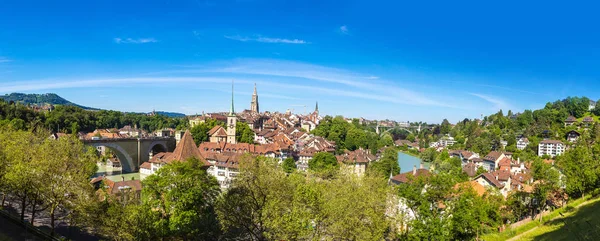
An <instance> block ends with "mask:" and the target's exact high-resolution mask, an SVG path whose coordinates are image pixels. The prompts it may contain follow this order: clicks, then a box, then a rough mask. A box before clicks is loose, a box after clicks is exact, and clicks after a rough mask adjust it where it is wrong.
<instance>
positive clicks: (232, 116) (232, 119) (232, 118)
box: [226, 81, 237, 144]
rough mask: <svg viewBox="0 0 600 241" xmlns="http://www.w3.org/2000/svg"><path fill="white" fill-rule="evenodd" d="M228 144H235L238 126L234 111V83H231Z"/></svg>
mask: <svg viewBox="0 0 600 241" xmlns="http://www.w3.org/2000/svg"><path fill="white" fill-rule="evenodd" d="M226 125H227V143H230V144H235V143H237V142H236V140H235V126H236V125H237V116H236V115H235V110H234V109H233V81H232V82H231V108H230V109H229V115H227V123H226Z"/></svg>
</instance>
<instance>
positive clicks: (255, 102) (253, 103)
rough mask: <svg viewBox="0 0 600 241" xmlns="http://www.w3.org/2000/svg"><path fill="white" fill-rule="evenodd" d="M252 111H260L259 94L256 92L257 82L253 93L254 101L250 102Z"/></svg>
mask: <svg viewBox="0 0 600 241" xmlns="http://www.w3.org/2000/svg"><path fill="white" fill-rule="evenodd" d="M250 111H252V112H254V113H259V112H260V110H259V109H258V94H257V93H256V83H254V93H253V94H252V101H251V102H250Z"/></svg>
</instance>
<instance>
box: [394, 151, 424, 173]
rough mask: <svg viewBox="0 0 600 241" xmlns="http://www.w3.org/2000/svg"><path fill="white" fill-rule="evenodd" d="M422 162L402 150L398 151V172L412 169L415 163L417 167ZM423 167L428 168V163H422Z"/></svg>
mask: <svg viewBox="0 0 600 241" xmlns="http://www.w3.org/2000/svg"><path fill="white" fill-rule="evenodd" d="M421 163H423V162H422V161H421V159H419V158H418V157H414V156H411V155H408V154H406V153H403V152H398V165H400V173H403V172H408V171H412V169H413V167H414V166H415V165H416V166H417V168H419V166H420V165H421ZM423 167H424V168H426V169H429V163H423Z"/></svg>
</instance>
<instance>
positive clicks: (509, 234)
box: [481, 198, 600, 241]
mask: <svg viewBox="0 0 600 241" xmlns="http://www.w3.org/2000/svg"><path fill="white" fill-rule="evenodd" d="M599 200H600V199H597V200H594V201H593V202H597V201H599ZM584 201H586V199H584V198H580V199H577V200H573V201H571V202H569V204H568V205H567V206H566V207H563V208H559V209H556V210H554V211H552V212H551V213H549V214H546V215H544V216H542V222H541V223H540V222H539V221H538V220H539V219H536V220H533V221H531V222H529V223H526V224H523V225H521V226H519V227H517V228H515V229H507V230H505V231H504V232H501V233H491V234H487V235H484V236H482V237H481V238H482V240H485V241H501V240H508V239H511V238H513V237H515V236H517V235H520V234H523V233H525V232H527V231H529V230H532V229H534V228H536V227H539V226H543V225H542V223H545V222H548V221H549V220H552V219H554V218H556V217H559V216H560V213H563V214H564V213H565V212H566V211H567V210H571V212H573V211H572V210H573V207H577V206H578V205H580V204H582V203H583V202H584ZM584 207H586V206H582V207H580V208H579V209H581V208H584ZM576 210H577V209H574V211H576Z"/></svg>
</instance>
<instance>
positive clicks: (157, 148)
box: [146, 141, 169, 158]
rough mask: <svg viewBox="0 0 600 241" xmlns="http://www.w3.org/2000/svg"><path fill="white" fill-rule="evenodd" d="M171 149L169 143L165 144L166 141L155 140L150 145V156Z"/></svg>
mask: <svg viewBox="0 0 600 241" xmlns="http://www.w3.org/2000/svg"><path fill="white" fill-rule="evenodd" d="M168 150H169V149H168V148H167V145H165V142H164V141H153V142H152V143H150V145H149V146H148V153H146V154H148V155H149V156H148V158H151V157H152V156H154V155H156V154H158V153H161V152H167V151H168Z"/></svg>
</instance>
